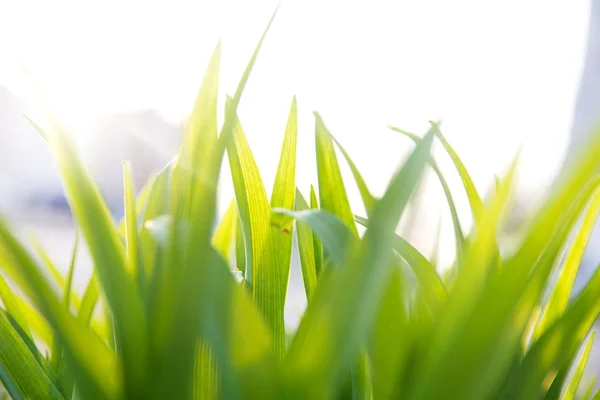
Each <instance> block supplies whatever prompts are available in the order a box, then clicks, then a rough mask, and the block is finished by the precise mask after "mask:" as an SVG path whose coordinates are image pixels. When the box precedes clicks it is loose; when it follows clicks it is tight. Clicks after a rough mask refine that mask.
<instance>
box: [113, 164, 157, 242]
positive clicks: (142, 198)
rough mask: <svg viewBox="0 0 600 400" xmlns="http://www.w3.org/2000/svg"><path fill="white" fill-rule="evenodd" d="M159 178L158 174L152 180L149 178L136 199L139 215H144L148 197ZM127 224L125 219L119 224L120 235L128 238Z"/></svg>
mask: <svg viewBox="0 0 600 400" xmlns="http://www.w3.org/2000/svg"><path fill="white" fill-rule="evenodd" d="M157 176H158V173H153V174H152V175H150V178H148V181H147V182H146V183H145V184H144V186H143V187H142V189H141V190H140V191H139V193H138V195H137V197H136V198H135V210H136V213H137V215H142V213H143V212H144V207H146V204H147V203H148V197H149V196H150V191H151V190H152V187H153V186H154V182H155V181H156V177H157ZM125 223H126V219H125V218H122V219H121V221H120V222H119V234H120V235H121V236H122V237H125V236H126V233H125Z"/></svg>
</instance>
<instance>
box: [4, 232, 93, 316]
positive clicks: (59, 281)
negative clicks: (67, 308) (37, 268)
mask: <svg viewBox="0 0 600 400" xmlns="http://www.w3.org/2000/svg"><path fill="white" fill-rule="evenodd" d="M30 240H31V242H32V244H33V247H34V248H35V251H36V252H37V254H38V256H39V258H40V259H41V261H42V262H43V263H44V266H45V267H46V270H47V271H48V272H49V275H50V277H52V279H53V281H54V283H55V284H56V285H57V286H58V288H59V289H62V290H63V291H64V289H65V284H66V279H65V277H64V276H62V274H61V273H60V272H59V271H58V269H57V268H56V265H54V262H53V261H52V260H51V259H50V256H49V255H48V253H47V252H46V250H45V249H44V248H43V247H42V245H41V243H39V242H38V240H37V239H36V238H35V237H33V236H32V237H30ZM3 268H5V266H3ZM7 272H9V274H10V273H11V272H10V271H7ZM9 276H10V277H11V278H12V279H14V281H15V283H16V284H17V285H18V286H19V287H20V288H21V289H23V287H24V285H23V283H22V281H21V280H20V279H21V278H20V277H15V276H14V275H9ZM25 289H26V285H25ZM70 303H71V304H73V305H74V306H75V307H79V306H80V305H81V299H80V298H79V296H78V295H77V293H75V292H73V291H71V299H70Z"/></svg>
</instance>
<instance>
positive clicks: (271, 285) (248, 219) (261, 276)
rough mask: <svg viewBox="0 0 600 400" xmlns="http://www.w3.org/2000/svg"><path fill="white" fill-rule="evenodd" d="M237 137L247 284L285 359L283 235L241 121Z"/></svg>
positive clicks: (235, 174)
mask: <svg viewBox="0 0 600 400" xmlns="http://www.w3.org/2000/svg"><path fill="white" fill-rule="evenodd" d="M233 138H234V140H233V142H231V143H230V146H229V148H228V149H227V153H228V155H229V165H230V168H231V176H232V179H233V187H234V189H235V195H236V201H237V204H238V212H239V214H240V222H241V225H242V232H243V234H244V242H245V243H246V257H245V258H246V270H245V275H246V277H245V281H246V282H247V283H249V284H250V286H251V288H252V297H253V300H254V303H255V304H256V305H257V307H258V308H259V310H261V313H262V314H263V317H264V318H265V321H267V324H268V326H269V327H270V329H271V331H272V334H273V338H274V345H275V348H276V352H277V354H279V355H280V356H282V355H283V352H284V347H285V330H284V324H283V306H284V302H285V291H286V287H287V275H286V274H285V270H284V269H283V268H282V264H281V260H280V259H279V255H278V252H279V250H278V247H277V246H278V245H279V244H280V243H279V235H280V232H279V230H278V229H277V228H275V227H273V226H272V225H271V208H270V205H269V202H268V200H267V194H266V192H265V189H264V186H263V183H262V180H261V178H260V174H259V172H258V167H257V166H256V162H255V161H254V157H253V156H252V152H251V151H250V147H249V145H248V142H247V141H246V137H245V135H244V132H243V131H242V127H241V125H240V124H239V121H238V122H237V123H236V125H235V127H234V134H233ZM288 236H290V237H291V235H289V234H288ZM290 246H291V242H290ZM288 265H289V260H288Z"/></svg>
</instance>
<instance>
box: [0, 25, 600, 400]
mask: <svg viewBox="0 0 600 400" xmlns="http://www.w3.org/2000/svg"><path fill="white" fill-rule="evenodd" d="M267 29H268V28H267ZM265 33H266V32H265ZM263 39H264V36H263V38H261V39H260V42H259V44H258V46H257V49H256V51H255V53H254V54H253V56H252V58H251V60H250V62H249V64H248V66H247V68H246V70H245V72H244V74H243V76H242V78H241V80H240V83H239V85H238V88H237V90H236V92H235V94H234V95H233V97H229V98H228V99H227V102H226V104H224V105H219V104H218V101H217V99H218V87H219V67H220V44H219V45H218V46H217V47H216V49H215V52H214V54H213V56H212V58H211V60H210V63H209V65H208V67H207V70H206V74H205V77H204V80H203V83H202V86H201V89H200V91H199V94H198V98H197V101H196V104H195V106H194V108H193V112H192V114H191V117H190V119H189V121H188V123H187V124H186V126H185V135H184V139H183V142H182V146H181V150H180V151H179V154H178V155H177V156H176V157H175V158H174V159H173V161H172V162H171V163H169V164H168V165H167V166H165V168H164V169H163V170H162V171H161V172H159V173H158V174H157V175H156V176H154V177H153V178H152V179H151V180H150V181H149V182H148V184H147V185H146V187H145V188H144V189H143V190H142V191H141V192H140V194H139V195H138V196H137V198H136V196H135V191H134V189H133V184H132V178H131V177H132V172H131V171H132V168H135V165H133V166H132V165H129V164H128V163H125V164H124V185H125V191H124V193H125V199H124V204H125V217H124V220H123V221H122V222H121V223H119V224H115V223H114V221H113V220H112V217H111V215H110V213H109V210H108V208H107V206H106V204H105V202H104V200H103V198H102V196H101V195H100V192H99V190H98V188H97V186H96V185H95V183H94V181H93V180H92V179H91V178H90V175H89V174H88V172H87V171H86V170H85V169H84V167H83V164H82V162H81V161H80V159H79V158H78V155H77V154H76V152H75V151H74V147H73V145H72V144H71V142H70V140H69V137H68V134H67V133H66V132H65V131H64V129H63V128H62V127H61V125H60V122H59V121H57V120H55V119H53V120H52V123H51V125H50V128H49V129H48V130H47V131H44V130H42V128H40V127H39V126H37V125H35V123H33V122H32V124H33V126H34V128H35V129H37V130H38V131H39V132H40V133H41V135H42V137H43V138H44V140H46V142H47V143H48V145H49V147H50V150H51V151H52V153H53V154H54V157H55V160H56V163H57V165H58V167H59V170H60V173H61V175H62V178H63V182H64V187H65V191H66V194H67V196H68V199H69V203H70V206H71V208H72V211H73V214H74V217H75V219H76V222H77V225H78V232H79V235H80V236H81V241H82V242H85V244H86V245H87V247H88V248H89V250H90V254H91V257H92V260H93V264H94V273H93V275H92V278H91V280H90V282H89V284H88V285H87V287H86V288H85V291H84V294H83V296H81V297H80V296H79V295H78V294H77V293H76V292H75V291H73V290H71V283H72V274H73V269H74V268H75V267H76V260H75V258H74V256H73V261H72V263H71V268H70V269H69V273H68V274H67V276H62V275H61V274H60V273H58V272H57V269H56V267H55V266H54V265H53V262H52V260H50V259H49V258H48V257H47V256H46V255H45V253H44V251H43V249H42V248H41V247H40V246H39V245H37V246H34V248H35V249H37V254H35V253H32V252H31V251H30V250H28V249H29V248H31V247H30V246H26V244H25V243H23V242H22V241H21V240H20V239H19V238H18V237H17V235H16V233H15V232H16V230H15V229H13V228H12V227H11V226H10V225H9V224H8V223H7V222H6V221H5V220H4V219H0V265H1V267H2V269H1V277H0V298H1V299H2V304H3V309H2V310H1V311H0V379H1V381H2V384H3V386H4V388H5V390H6V391H7V392H8V393H9V394H10V396H12V398H14V399H72V398H75V399H153V398H154V399H165V398H174V399H211V398H232V399H234V398H247V399H268V398H292V399H340V398H344V399H350V398H352V399H371V398H375V399H396V398H402V399H409V400H415V399H461V400H462V399H524V400H525V399H526V400H529V399H545V400H551V399H559V398H560V399H574V398H575V396H576V394H577V393H581V394H583V393H585V395H586V396H588V398H591V396H593V395H594V393H593V389H592V388H591V387H590V386H589V384H588V382H586V381H585V380H582V374H583V371H584V368H585V365H586V362H587V359H588V357H589V353H590V349H591V343H592V341H593V333H592V334H590V330H591V328H592V325H593V323H594V321H595V319H596V317H597V316H598V313H599V312H600V273H597V274H596V275H594V276H593V278H592V279H591V280H590V281H589V283H588V284H587V286H586V287H585V289H584V290H583V291H582V292H581V293H580V294H578V295H577V296H576V297H574V298H572V299H571V300H570V297H571V289H572V286H573V281H574V277H575V274H576V272H577V269H578V267H579V264H580V261H581V257H582V252H583V250H584V249H585V246H586V243H587V240H588V238H589V235H590V232H591V226H592V225H593V222H594V220H595V218H596V216H597V214H598V211H599V210H600V200H599V199H600V196H599V195H598V193H599V191H598V190H599V185H600V179H599V176H598V174H597V171H598V167H600V161H598V160H600V140H596V141H595V142H590V143H589V144H588V146H586V149H585V152H583V153H582V154H581V156H580V163H579V164H578V166H577V168H574V169H573V170H571V171H569V172H568V173H566V174H565V175H564V176H563V178H562V180H561V181H560V184H559V185H557V187H556V189H555V190H554V191H553V192H552V193H551V194H550V195H549V196H548V198H547V200H546V201H545V203H544V205H543V206H542V207H541V208H540V210H539V211H538V212H537V214H536V215H535V216H534V218H532V219H531V221H530V222H529V223H528V225H527V227H526V230H525V232H526V233H525V234H524V235H523V238H522V240H521V241H520V242H519V244H518V245H517V246H516V248H515V249H514V250H513V251H511V252H510V253H506V252H503V253H501V252H500V250H499V246H498V237H497V235H498V232H499V231H500V228H501V226H502V221H503V215H504V213H505V211H506V210H507V207H508V206H509V204H510V198H511V194H512V188H513V181H514V176H515V168H516V167H515V166H516V161H515V163H513V166H512V167H511V169H510V170H509V171H508V173H507V174H506V175H505V176H504V177H502V178H500V179H499V181H498V183H497V187H496V191H495V193H494V195H493V196H492V198H491V199H490V200H489V201H487V202H484V201H482V197H481V195H480V194H479V193H478V192H477V189H476V187H475V185H474V184H473V182H472V180H471V178H470V175H469V172H468V169H467V168H466V167H465V166H464V165H463V163H462V162H461V160H460V158H459V155H458V154H457V153H456V152H455V151H454V149H453V148H452V147H451V145H450V143H449V142H448V141H447V140H446V138H445V137H444V136H443V135H442V133H441V131H440V128H439V127H438V125H437V124H435V123H432V124H431V129H430V130H429V132H427V133H426V134H425V135H424V136H423V137H420V136H417V135H414V134H411V133H409V132H405V131H403V130H402V129H399V128H392V129H394V130H396V131H398V132H400V133H403V134H405V135H406V136H408V137H409V138H410V139H411V140H412V141H413V142H414V144H415V147H414V150H413V151H412V152H411V153H410V154H409V155H408V157H407V158H406V159H405V160H404V162H403V164H402V166H401V167H400V168H399V169H398V171H396V173H395V174H394V175H393V177H392V179H391V180H390V182H389V185H388V187H387V189H386V191H385V193H384V194H383V195H382V196H381V197H380V198H376V197H375V196H373V194H372V193H371V192H370V190H369V188H368V186H367V185H368V182H366V181H365V180H364V179H363V177H362V176H361V173H360V166H358V165H355V164H354V162H353V161H352V159H351V156H350V155H349V154H348V153H347V152H346V151H345V150H344V149H343V148H342V145H341V144H340V143H339V142H338V141H337V140H336V139H334V137H333V136H332V134H331V132H330V131H329V130H328V129H327V127H326V124H325V122H324V119H323V118H322V117H321V116H320V115H319V114H317V113H315V132H314V134H315V152H316V159H317V171H318V179H317V180H316V186H315V187H314V188H313V187H311V188H310V191H309V190H306V191H304V192H303V190H302V188H297V187H296V183H295V171H296V141H297V136H298V131H297V105H296V99H295V98H294V99H293V100H292V102H291V107H290V113H289V118H288V122H287V125H286V126H285V127H282V132H283V135H282V143H283V144H282V149H281V157H280V162H279V168H278V170H277V174H276V176H275V177H274V182H275V184H274V186H273V187H274V189H273V192H272V193H271V194H270V195H269V194H268V193H267V192H266V190H265V187H264V186H263V180H262V179H263V178H262V177H261V175H260V172H259V170H258V168H257V165H256V162H255V160H254V157H253V155H252V151H251V149H250V147H249V145H248V142H247V140H246V137H245V135H244V131H243V128H242V124H241V121H240V120H239V119H238V117H237V112H236V111H237V107H238V105H239V103H240V100H241V97H242V93H243V89H244V87H245V85H246V81H247V79H248V77H249V75H250V72H251V70H252V68H253V66H254V63H255V60H256V57H257V54H258V51H259V49H260V47H261V44H262V41H263ZM220 106H224V107H225V120H224V122H223V125H222V126H221V127H220V128H219V126H218V125H217V110H218V107H220ZM434 141H440V142H441V143H442V145H443V148H444V149H445V151H446V152H447V153H448V154H449V155H450V157H451V159H452V161H453V163H454V165H455V167H456V170H455V171H444V170H440V168H439V167H438V165H437V163H436V162H435V160H434V158H433V156H432V155H431V154H430V148H431V146H432V144H433V143H434ZM338 154H341V155H342V156H343V160H344V162H346V163H347V164H348V165H349V167H350V170H351V172H352V176H351V178H352V179H351V180H352V182H350V183H348V182H345V181H344V179H346V180H347V179H349V177H343V176H342V174H341V172H340V171H341V169H340V164H339V160H338ZM225 157H227V160H228V162H229V165H230V167H231V168H230V169H231V174H232V180H233V184H234V189H235V198H234V199H232V201H231V203H230V206H229V208H228V209H227V211H226V213H225V216H224V218H222V219H221V220H220V221H217V222H218V223H217V224H215V221H216V216H217V212H216V203H217V184H218V181H219V178H220V176H221V171H220V167H221V164H222V161H223V160H224V159H225ZM426 168H433V170H434V172H435V173H436V176H437V177H438V178H439V179H440V181H441V183H442V187H443V188H444V194H445V196H446V199H447V202H448V206H449V208H450V212H451V215H452V216H453V218H452V221H453V223H454V235H455V240H456V249H457V257H456V260H455V262H454V263H453V264H452V267H451V269H450V270H449V271H448V272H447V273H444V274H443V275H440V274H439V271H438V270H437V268H436V266H437V262H436V260H431V259H428V258H427V257H425V256H424V255H423V254H421V253H420V252H419V251H418V250H417V249H416V248H415V247H414V246H412V245H411V244H410V243H409V242H407V241H406V240H405V239H403V238H402V237H400V236H398V235H397V234H396V233H395V230H396V226H397V225H398V223H399V221H400V219H401V218H402V217H403V214H404V212H405V210H406V208H407V205H408V204H409V202H410V201H411V198H412V195H413V192H414V191H415V189H416V188H417V187H418V184H419V182H420V179H421V176H422V173H423V171H424V170H425V169H426ZM448 173H458V175H459V176H460V178H461V180H462V183H463V186H464V187H463V189H464V191H465V193H466V195H467V197H468V199H469V203H470V205H471V212H472V216H473V220H474V228H473V229H472V231H471V232H470V233H467V231H466V230H465V229H464V228H463V227H461V226H460V220H459V218H458V216H457V213H456V209H455V206H454V199H453V195H452V192H451V191H450V189H449V187H448V185H447V184H446V180H445V178H444V175H445V174H448ZM347 184H352V185H353V184H356V185H357V186H358V189H359V192H360V195H361V197H362V201H363V203H364V209H365V210H366V213H367V214H366V215H364V216H358V215H355V214H354V213H353V211H352V205H351V203H350V201H349V200H348V196H347V192H346V187H347ZM588 205H589V206H588ZM581 219H583V224H582V225H581V228H579V230H578V232H577V233H576V236H575V240H574V241H573V243H571V244H570V245H569V243H568V238H569V237H570V235H571V233H572V231H573V229H574V227H575V226H576V223H577V221H579V220H581ZM357 224H359V225H360V226H364V227H365V229H366V230H365V233H364V234H363V235H361V234H360V233H359V232H361V231H359V229H358V225H357ZM293 235H296V236H297V244H298V248H299V262H300V265H301V268H302V275H303V280H304V285H305V291H306V297H307V299H308V306H307V309H306V312H305V313H304V315H303V316H302V318H301V321H300V324H299V326H298V328H297V330H296V331H295V332H292V333H291V334H290V333H286V331H285V327H284V319H283V316H284V307H285V298H286V292H287V288H288V280H289V275H290V265H291V254H292V245H293ZM435 235H436V233H435V232H432V237H434V236H435ZM75 246H77V244H75ZM563 252H566V254H567V256H566V258H565V260H566V261H565V262H563V263H561V262H560V260H561V256H562V254H563ZM74 253H75V252H73V254H74ZM39 260H42V262H40V261H39ZM554 272H558V274H556V275H557V276H558V278H557V279H553V278H552V277H553V276H554V275H555V274H554ZM7 282H8V283H7ZM94 310H95V311H94ZM580 350H581V351H580Z"/></svg>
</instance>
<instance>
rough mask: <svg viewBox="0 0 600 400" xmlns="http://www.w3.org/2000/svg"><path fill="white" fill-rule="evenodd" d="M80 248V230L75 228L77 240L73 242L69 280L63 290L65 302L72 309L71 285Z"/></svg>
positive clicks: (68, 273)
mask: <svg viewBox="0 0 600 400" xmlns="http://www.w3.org/2000/svg"><path fill="white" fill-rule="evenodd" d="M78 249H79V232H78V231H77V230H75V241H74V242H73V250H71V261H70V262H69V270H68V272H67V281H66V283H65V290H64V292H63V303H65V306H66V307H67V310H69V309H70V300H71V292H72V289H71V287H72V286H73V274H74V273H75V264H76V262H77V250H78Z"/></svg>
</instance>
